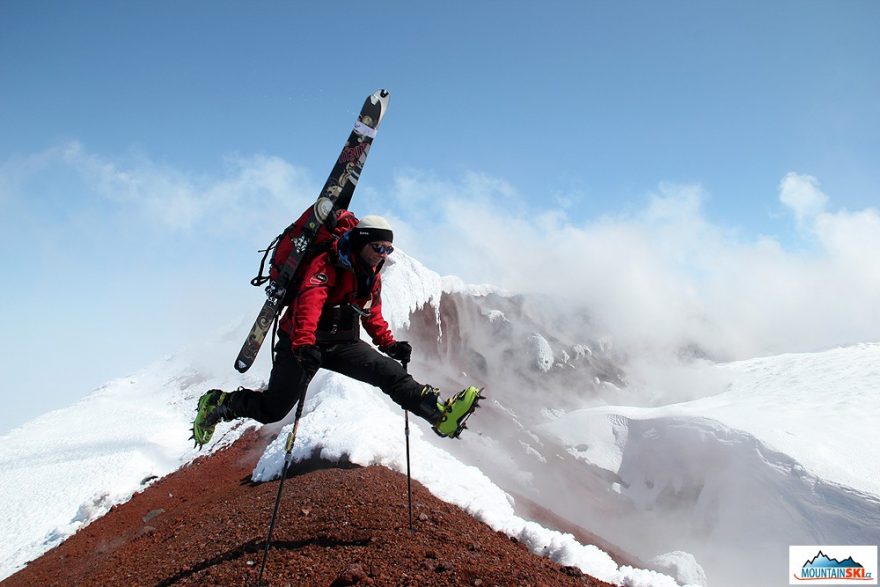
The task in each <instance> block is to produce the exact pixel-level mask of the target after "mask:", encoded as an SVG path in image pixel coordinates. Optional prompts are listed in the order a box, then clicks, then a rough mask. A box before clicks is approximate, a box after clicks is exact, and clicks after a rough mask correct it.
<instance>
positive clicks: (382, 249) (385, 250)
mask: <svg viewBox="0 0 880 587" xmlns="http://www.w3.org/2000/svg"><path fill="white" fill-rule="evenodd" d="M370 246H371V247H373V250H374V251H376V252H377V253H379V254H380V255H390V254H391V253H393V252H394V247H392V246H391V245H388V246H386V245H380V244H376V243H370Z"/></svg>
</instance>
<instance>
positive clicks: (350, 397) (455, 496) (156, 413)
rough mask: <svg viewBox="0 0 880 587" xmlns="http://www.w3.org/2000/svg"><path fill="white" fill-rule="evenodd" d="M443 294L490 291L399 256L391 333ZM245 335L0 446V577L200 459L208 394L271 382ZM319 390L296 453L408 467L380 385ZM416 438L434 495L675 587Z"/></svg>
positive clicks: (565, 550) (418, 460)
mask: <svg viewBox="0 0 880 587" xmlns="http://www.w3.org/2000/svg"><path fill="white" fill-rule="evenodd" d="M444 284H445V287H446V288H447V289H455V290H457V291H460V292H465V293H468V294H473V295H482V294H484V293H485V292H486V291H487V288H485V287H470V286H466V285H464V284H462V283H460V282H459V281H457V280H454V279H453V280H445V281H444V280H441V279H440V277H439V276H437V275H436V274H434V273H432V272H430V271H428V270H426V269H425V268H424V267H422V266H421V265H419V264H418V263H417V262H415V261H413V260H412V259H410V258H408V257H407V256H406V255H405V254H403V253H402V252H401V253H400V254H398V253H395V262H393V263H389V266H388V267H387V269H386V275H385V281H384V285H385V287H384V293H383V295H384V296H385V298H386V300H388V301H387V302H386V303H385V305H384V308H385V313H386V318H387V319H388V320H389V322H390V323H391V325H392V327H393V328H402V327H404V326H405V325H406V323H407V321H408V319H409V315H410V312H411V311H413V310H415V309H417V308H421V307H423V306H425V305H426V304H427V305H428V307H433V306H436V304H437V302H438V300H439V299H440V297H441V295H442V289H443V287H444ZM432 305H433V306H432ZM249 326H250V323H249V321H247V320H242V321H241V322H239V323H238V324H236V325H234V326H232V327H230V328H227V329H225V330H223V331H221V332H220V333H219V334H218V335H217V336H216V338H215V339H213V340H209V341H207V342H205V343H203V344H201V345H196V346H193V347H191V348H188V349H185V350H183V351H182V352H180V353H179V354H177V355H174V356H171V357H168V358H166V359H164V360H162V361H159V362H157V363H155V364H153V365H151V366H149V367H148V368H146V369H144V370H143V371H141V372H140V373H137V374H135V375H134V376H132V377H129V378H124V379H119V380H115V381H111V382H109V383H108V384H106V385H105V386H103V387H101V388H100V389H98V390H96V391H95V392H93V393H92V394H90V395H89V396H87V397H86V398H84V399H83V400H81V401H80V402H78V403H76V404H75V405H73V406H71V407H69V408H66V409H63V410H57V411H55V412H52V413H49V414H46V415H44V416H42V417H40V418H37V419H35V420H33V421H31V422H29V423H27V424H25V425H23V426H21V427H19V428H17V429H15V430H13V431H11V432H10V433H9V434H7V435H5V436H3V437H0V516H2V521H3V528H4V533H3V540H2V543H0V561H2V562H0V578H3V577H6V576H8V575H10V574H11V573H13V572H15V570H17V569H19V568H21V567H22V566H23V565H25V564H26V563H27V561H29V560H32V559H33V558H35V557H37V556H39V555H40V554H42V553H43V552H45V551H46V550H48V549H49V548H51V547H52V546H54V545H56V544H58V543H59V542H60V541H62V540H63V539H64V538H66V537H67V536H69V535H71V534H72V533H73V532H75V531H76V530H78V529H79V528H81V527H83V526H84V525H86V524H88V523H89V522H90V521H92V520H94V519H96V518H97V517H99V516H100V515H103V514H104V513H105V512H106V511H107V510H108V509H109V508H110V507H111V506H112V505H113V504H116V503H120V502H123V501H125V500H127V499H128V498H129V497H130V496H131V495H132V494H133V493H134V492H135V491H137V490H139V489H140V488H141V487H143V486H144V484H146V483H149V482H150V481H149V479H150V478H151V477H152V476H163V475H166V474H168V473H170V472H172V471H174V470H176V469H177V468H179V467H180V466H182V465H183V464H185V463H187V462H190V461H191V460H192V459H194V458H195V457H196V456H198V454H199V453H198V452H197V451H195V450H194V449H193V448H192V446H191V444H190V442H191V441H189V440H188V436H189V426H190V421H191V417H192V410H193V409H194V407H195V404H196V399H197V398H198V396H199V395H200V394H201V393H202V392H203V391H204V390H206V389H210V388H214V387H219V388H222V389H234V388H235V387H237V386H239V385H244V386H247V387H252V388H259V387H261V386H262V385H263V384H264V383H265V380H266V378H267V376H268V371H269V360H268V355H269V353H268V352H265V350H264V352H263V353H261V355H260V357H259V359H258V361H257V364H256V365H255V366H254V367H253V368H252V369H251V371H250V372H249V373H248V374H247V375H246V376H241V375H239V374H237V373H235V372H234V371H233V369H232V365H231V363H232V358H233V357H234V356H235V353H236V352H237V350H238V347H239V345H240V342H241V340H243V338H244V336H245V333H246V331H247V329H248V328H249ZM311 390H312V391H311V392H310V395H309V397H308V400H307V402H306V405H305V410H304V417H303V421H302V423H301V428H300V433H299V438H298V439H297V445H296V455H297V456H298V457H301V456H304V455H311V454H312V452H313V451H316V450H317V451H320V452H321V453H322V454H323V455H324V456H325V457H326V458H329V459H337V458H341V457H342V456H343V455H345V456H346V458H348V459H350V460H351V461H353V462H355V463H360V464H370V463H381V464H385V465H387V466H389V467H391V468H394V469H397V470H402V462H403V461H402V451H403V450H404V443H403V418H402V414H401V411H400V409H399V408H397V407H396V406H394V405H393V404H392V403H391V402H390V401H389V400H388V399H387V398H385V397H384V396H383V395H382V394H381V393H379V392H377V391H376V390H375V389H373V388H371V387H369V386H365V385H363V384H360V383H357V382H353V381H351V380H348V379H345V378H343V377H340V376H337V375H335V374H331V373H324V372H322V373H320V374H319V375H318V377H317V378H316V380H315V383H314V385H313V386H312V387H311ZM365 422H369V423H370V425H369V426H367V425H365ZM411 429H412V432H411V441H412V451H413V454H414V463H413V465H414V466H413V475H414V477H415V478H416V479H418V480H419V481H421V482H422V483H423V484H424V485H426V486H427V487H428V488H429V489H430V490H431V491H432V492H434V493H435V494H437V495H438V496H439V497H441V498H443V499H446V500H448V501H451V502H454V503H456V504H458V505H460V506H461V507H463V508H464V509H466V510H467V511H469V512H471V513H473V514H474V515H476V516H478V517H480V518H482V519H484V520H485V521H486V522H487V523H489V524H490V525H491V526H492V527H494V528H497V529H501V530H504V531H505V532H507V533H509V534H511V535H514V536H517V537H519V538H520V539H521V540H523V541H524V542H525V543H526V544H528V545H529V546H530V547H531V548H532V549H533V550H535V551H536V552H539V553H542V554H545V555H547V556H550V557H552V558H554V559H555V560H557V561H560V562H562V563H564V564H572V565H577V566H579V567H581V568H582V569H583V570H584V571H586V572H588V573H591V574H593V575H595V576H597V577H600V578H603V579H606V580H610V581H614V582H618V583H620V584H626V585H631V586H649V585H650V586H654V585H657V586H664V585H668V586H673V585H676V584H677V583H676V582H675V581H674V580H673V579H672V578H670V577H669V576H666V575H661V574H659V573H656V572H654V571H649V570H643V569H633V568H630V567H621V568H618V567H617V565H616V564H615V563H614V562H613V561H612V560H611V558H610V557H608V556H607V555H606V554H605V553H604V552H602V551H600V550H599V549H597V548H596V547H594V546H589V545H582V544H579V543H577V542H576V541H575V540H574V538H573V537H572V536H571V535H568V534H562V533H559V532H555V531H551V530H547V529H545V528H542V527H540V526H538V525H537V524H534V523H532V522H528V521H526V520H523V519H521V518H519V517H517V516H516V515H515V514H514V511H513V508H512V505H511V499H510V498H509V496H508V495H506V494H505V493H504V492H503V491H502V490H500V489H499V488H498V487H497V486H495V485H494V484H493V483H492V481H491V480H490V479H489V478H488V477H487V476H486V475H485V474H483V473H482V472H481V471H480V470H479V469H477V468H475V467H473V466H468V465H466V464H464V463H462V462H461V461H460V460H458V459H456V458H455V457H453V456H451V455H450V454H449V453H448V452H446V451H444V450H442V449H441V448H438V447H437V446H434V445H432V444H429V443H428V442H425V439H424V435H423V433H424V431H425V430H426V428H425V425H421V424H418V423H415V422H413V425H412V426H411ZM242 430H243V427H242V426H241V425H240V424H234V423H228V424H221V425H220V426H218V428H217V432H216V433H215V441H214V442H213V443H212V445H211V449H212V450H216V449H217V448H218V447H219V446H222V445H224V444H225V443H228V442H231V441H233V440H234V439H235V438H237V437H238V436H239V435H240V433H241V432H242ZM284 437H285V434H282V435H281V436H280V437H279V438H280V439H281V440H279V441H276V442H275V443H273V444H272V445H271V446H269V448H268V449H267V452H266V454H265V455H264V456H263V458H262V459H261V461H260V463H259V465H258V467H257V469H256V470H255V472H254V477H255V478H256V479H269V478H272V477H274V476H276V475H278V474H279V473H280V465H281V462H282V460H283V455H282V451H283V447H282V446H281V444H280V443H281V442H283V440H284ZM444 442H452V441H444ZM461 442H466V441H461ZM441 446H443V445H441ZM667 559H668V560H684V561H685V562H684V564H683V565H682V564H679V565H678V568H680V569H683V572H684V573H685V574H686V575H688V576H695V577H698V578H699V577H700V576H701V575H700V572H699V567H698V565H696V563H695V562H693V559H692V557H690V558H689V556H688V555H681V553H670V554H669V556H668V557H667Z"/></svg>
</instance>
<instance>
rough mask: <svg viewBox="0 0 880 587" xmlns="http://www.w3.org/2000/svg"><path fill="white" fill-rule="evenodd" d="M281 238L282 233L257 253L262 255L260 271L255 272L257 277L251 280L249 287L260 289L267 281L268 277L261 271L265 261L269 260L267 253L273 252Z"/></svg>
mask: <svg viewBox="0 0 880 587" xmlns="http://www.w3.org/2000/svg"><path fill="white" fill-rule="evenodd" d="M283 236H284V233H283V232H282V233H281V234H279V235H278V236H276V237H275V238H274V239H273V240H272V242H271V243H269V246H268V247H266V248H265V249H262V250H260V251H259V252H260V253H263V258H262V259H260V270H259V271H257V276H256V277H254V278H253V279H251V285H253V286H254V287H260V286H261V285H263V284H264V283H266V282H267V281H269V276H268V275H263V269H265V267H266V259H268V258H269V252H270V251H273V250H274V249H275V247H277V246H278V243H279V242H281V237H283Z"/></svg>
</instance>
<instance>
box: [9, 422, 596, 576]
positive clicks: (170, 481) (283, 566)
mask: <svg viewBox="0 0 880 587" xmlns="http://www.w3.org/2000/svg"><path fill="white" fill-rule="evenodd" d="M266 442H267V439H266V438H262V437H261V436H260V434H258V433H257V432H254V431H249V432H247V433H245V435H244V436H243V437H242V438H241V439H240V440H238V441H237V442H235V443H234V444H233V445H231V446H230V447H228V448H226V449H224V450H221V451H219V452H217V453H215V454H213V455H210V456H208V457H204V458H201V459H198V460H196V461H195V462H193V463H192V464H191V465H189V466H187V467H184V468H182V469H180V470H179V471H177V472H175V473H173V474H171V475H169V476H167V477H165V478H164V479H161V480H159V481H157V482H155V483H154V484H152V485H151V486H150V487H148V488H147V489H145V490H144V491H143V492H141V493H138V494H136V495H134V496H133V497H132V499H131V500H130V501H128V502H127V503H125V504H122V505H119V506H116V507H114V508H112V509H111V510H110V512H109V513H107V515H105V516H104V517H102V518H100V519H99V520H96V521H95V522H93V523H92V524H90V525H89V526H87V527H85V528H83V529H82V530H80V531H79V532H77V533H76V534H75V535H74V536H72V537H70V538H69V539H67V540H66V541H65V542H63V543H62V544H60V545H59V546H58V547H56V548H54V549H52V550H50V551H49V552H47V553H46V554H45V555H43V556H42V557H40V558H38V559H37V560H35V561H32V562H31V563H29V564H28V565H27V567H25V568H24V569H22V570H21V571H19V572H18V573H16V574H15V575H12V576H11V577H9V578H8V579H6V580H5V581H3V582H2V583H0V584H2V587H18V586H28V587H33V586H48V585H64V586H70V585H96V586H98V585H99V586H102V587H107V586H112V585H125V586H127V587H128V586H133V585H151V586H157V587H158V586H167V585H200V586H201V585H221V586H250V585H255V584H256V579H257V575H258V573H259V569H260V564H261V562H262V560H263V549H264V546H265V539H266V533H267V530H268V526H269V519H270V517H271V515H272V507H273V505H274V503H275V497H276V495H277V492H278V484H279V481H273V482H269V483H260V484H255V483H252V482H251V481H250V473H251V471H252V470H253V467H254V465H255V464H256V462H257V460H258V459H259V456H260V454H262V451H263V449H264V448H265V445H266ZM320 466H321V467H323V468H318V467H316V466H315V463H311V464H300V463H297V464H294V465H293V466H292V467H291V469H292V471H291V474H290V475H289V476H288V478H287V479H286V480H285V483H284V487H283V493H282V498H281V506H280V511H279V514H278V520H277V523H276V526H275V530H274V533H273V536H272V543H271V548H270V550H269V557H268V562H267V564H266V569H265V572H264V573H263V583H264V584H265V585H271V586H273V587H275V586H287V585H290V586H299V585H322V586H331V585H332V586H337V585H432V586H433V585H438V586H439V585H484V586H486V587H490V586H492V585H517V586H521V585H544V586H547V587H551V586H554V587H555V586H559V585H590V586H607V585H609V584H608V583H604V582H602V581H599V580H597V579H594V578H592V577H589V576H587V575H583V574H582V573H581V572H580V571H579V570H577V569H575V568H571V567H562V566H560V565H558V564H556V563H554V562H552V561H550V560H549V559H546V558H542V557H539V556H536V555H533V554H531V553H530V552H529V551H528V550H527V549H526V548H525V547H524V546H523V545H522V544H519V543H517V542H516V541H514V540H512V539H510V538H508V537H507V536H504V535H503V534H501V533H498V532H494V531H493V530H491V529H490V528H489V527H488V526H486V525H485V524H483V523H482V522H479V521H477V520H476V519H474V518H472V517H471V516H469V515H467V514H466V513H465V512H463V511H462V510H461V509H459V508H458V507H456V506H453V505H450V504H447V503H445V502H443V501H440V500H439V499H437V498H435V497H434V496H433V495H431V494H430V493H429V492H428V491H427V490H426V489H425V488H424V487H423V486H422V485H421V484H419V483H417V482H413V518H414V523H413V525H414V532H410V530H409V524H408V517H407V499H406V477H405V476H404V475H401V474H399V473H396V472H393V471H391V470H389V469H386V468H384V467H378V466H373V467H365V468H361V467H354V466H348V467H342V468H340V467H337V466H335V465H330V464H327V463H323V464H321V465H320Z"/></svg>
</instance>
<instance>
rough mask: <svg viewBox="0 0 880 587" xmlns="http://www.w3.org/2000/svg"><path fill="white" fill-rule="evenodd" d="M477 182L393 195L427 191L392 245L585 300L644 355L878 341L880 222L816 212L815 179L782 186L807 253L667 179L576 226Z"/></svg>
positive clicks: (405, 189) (451, 269) (519, 286)
mask: <svg viewBox="0 0 880 587" xmlns="http://www.w3.org/2000/svg"><path fill="white" fill-rule="evenodd" d="M474 177H475V176H468V177H466V178H464V179H463V180H462V181H461V182H458V183H452V182H449V181H443V182H440V181H432V180H431V178H429V177H425V176H424V175H420V176H418V177H413V176H412V175H404V176H402V177H400V178H398V181H397V183H396V187H395V192H396V195H397V201H399V202H406V201H412V200H411V197H413V196H415V194H414V193H411V191H412V192H418V193H419V194H421V196H422V197H419V200H418V206H417V207H416V209H413V210H408V211H407V212H408V214H407V215H406V216H405V218H402V219H401V222H402V223H403V225H402V226H401V227H400V229H399V230H398V233H399V234H400V237H401V238H400V239H399V241H400V242H401V243H402V245H403V246H404V247H405V248H406V250H407V251H408V252H409V253H410V254H413V255H414V256H416V257H417V258H420V259H421V260H423V261H424V262H425V263H426V264H427V265H428V266H430V267H433V268H435V269H437V270H439V271H441V272H443V273H451V274H457V275H460V276H462V277H463V278H465V279H466V280H468V281H472V282H478V283H479V282H493V283H497V284H499V285H501V286H503V287H506V288H509V289H510V290H512V291H533V292H539V293H542V294H548V295H551V296H555V297H556V298H557V299H564V300H568V301H567V302H566V303H573V302H574V303H580V304H582V305H584V306H586V307H587V308H588V309H589V311H590V313H591V315H592V316H593V318H594V321H595V323H596V324H597V325H598V326H600V327H603V328H605V329H606V330H607V333H608V334H610V335H612V336H613V337H615V339H616V340H618V341H620V342H623V343H625V344H626V345H629V346H634V345H637V346H639V347H641V348H643V349H644V347H649V348H670V347H671V348H679V347H681V346H684V345H689V344H696V345H698V346H700V347H701V348H703V349H704V350H706V351H708V352H710V353H712V354H713V355H715V356H718V357H724V358H742V357H748V356H754V355H757V354H768V353H776V352H786V351H797V350H814V349H821V348H827V347H830V346H834V345H838V344H846V343H851V342H856V341H866V340H880V310H878V309H877V304H876V300H877V299H880V262H878V260H877V256H876V251H877V250H880V248H878V247H880V216H878V214H877V212H876V211H874V210H870V209H869V210H863V211H859V212H856V213H850V212H846V211H840V212H833V213H832V212H827V211H825V209H826V208H827V207H828V205H829V199H828V197H827V196H826V195H825V194H823V193H822V192H821V191H820V190H819V188H818V181H816V180H815V178H812V177H809V176H805V175H798V174H796V173H790V174H788V175H786V177H785V178H784V179H783V180H782V182H781V183H780V186H779V189H780V199H781V200H782V201H783V202H785V203H786V204H787V205H789V206H790V207H791V208H792V210H793V211H794V212H795V216H796V218H797V220H798V222H799V223H800V226H801V228H803V229H805V230H806V231H807V232H808V233H809V235H810V236H811V238H813V239H814V240H815V241H816V242H815V243H811V244H813V247H812V249H811V252H809V253H805V252H803V251H790V250H787V249H786V247H784V246H783V245H782V243H781V242H780V241H779V240H777V239H776V238H774V237H772V236H761V237H758V238H753V239H745V238H743V237H742V236H740V235H739V233H738V232H737V231H735V230H734V229H732V228H731V227H726V226H722V225H719V224H717V223H713V222H711V221H709V220H708V219H707V217H706V215H705V213H704V211H703V208H702V206H703V202H704V200H705V199H706V198H707V195H706V194H705V192H704V190H703V189H702V188H700V187H699V186H687V185H685V186H680V185H666V184H662V185H661V186H660V187H659V190H658V192H657V193H656V194H651V195H649V197H648V204H647V206H646V207H645V208H644V209H643V210H640V211H639V210H636V211H629V212H627V213H623V214H620V215H617V216H610V215H609V216H605V217H602V218H598V219H591V220H588V221H586V222H581V223H576V222H572V221H571V220H569V219H568V217H567V216H566V214H565V213H564V212H563V211H562V210H560V209H554V208H549V207H548V208H544V209H541V210H537V211H536V210H534V209H529V208H528V206H526V204H525V199H524V198H523V197H522V196H520V195H519V194H517V193H516V192H515V190H513V189H512V188H510V186H509V185H507V184H506V183H504V182H494V181H493V180H491V179H488V178H480V180H479V181H476V182H475V181H474ZM476 177H479V176H476ZM425 194H429V197H424V195H425Z"/></svg>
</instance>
